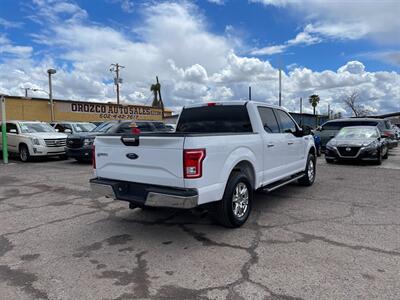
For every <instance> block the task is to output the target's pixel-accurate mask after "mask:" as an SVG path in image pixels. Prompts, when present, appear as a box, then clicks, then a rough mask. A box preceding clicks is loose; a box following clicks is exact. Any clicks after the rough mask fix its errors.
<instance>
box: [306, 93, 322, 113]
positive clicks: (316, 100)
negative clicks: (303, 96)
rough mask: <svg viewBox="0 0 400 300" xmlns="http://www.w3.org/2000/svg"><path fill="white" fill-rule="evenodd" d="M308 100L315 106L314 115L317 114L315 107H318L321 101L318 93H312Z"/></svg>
mask: <svg viewBox="0 0 400 300" xmlns="http://www.w3.org/2000/svg"><path fill="white" fill-rule="evenodd" d="M308 100H309V101H310V104H311V105H312V107H313V110H314V116H315V108H316V107H317V105H318V103H319V100H320V99H319V96H318V95H317V94H313V95H311V96H310V97H309V98H308Z"/></svg>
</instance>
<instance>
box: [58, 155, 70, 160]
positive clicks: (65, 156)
mask: <svg viewBox="0 0 400 300" xmlns="http://www.w3.org/2000/svg"><path fill="white" fill-rule="evenodd" d="M59 157H60V159H61V160H67V159H68V155H67V154H63V155H60V156H59Z"/></svg>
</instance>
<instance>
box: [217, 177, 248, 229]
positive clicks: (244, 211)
mask: <svg viewBox="0 0 400 300" xmlns="http://www.w3.org/2000/svg"><path fill="white" fill-rule="evenodd" d="M252 201H253V189H252V187H251V184H250V181H249V179H248V178H247V176H246V175H245V174H243V173H236V172H235V173H232V174H231V176H230V177H229V180H228V183H227V185H226V188H225V192H224V196H223V198H222V200H221V201H218V202H216V203H215V204H214V208H213V213H214V217H215V219H216V220H217V222H218V223H220V224H221V225H223V226H226V227H231V228H235V227H240V226H242V225H243V224H244V223H245V222H246V220H247V218H248V217H249V215H250V211H251V206H252Z"/></svg>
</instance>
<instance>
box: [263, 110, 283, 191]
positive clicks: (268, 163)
mask: <svg viewBox="0 0 400 300" xmlns="http://www.w3.org/2000/svg"><path fill="white" fill-rule="evenodd" d="M258 112H259V114H260V118H261V122H262V125H263V127H264V131H263V132H262V133H261V136H262V139H263V156H264V160H263V161H264V163H263V184H264V185H265V184H268V183H270V182H273V181H276V180H277V178H278V177H281V175H282V174H283V173H286V170H285V169H286V164H287V162H286V161H285V159H286V154H285V153H284V152H285V149H286V147H284V143H283V142H284V135H283V134H282V133H281V132H280V128H279V125H278V121H277V118H276V116H275V113H274V111H273V109H272V108H269V107H264V106H259V107H258Z"/></svg>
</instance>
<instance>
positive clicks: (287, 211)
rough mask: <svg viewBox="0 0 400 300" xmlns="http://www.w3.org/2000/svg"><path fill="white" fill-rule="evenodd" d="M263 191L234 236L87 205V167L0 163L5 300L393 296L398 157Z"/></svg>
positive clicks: (399, 256) (107, 203)
mask: <svg viewBox="0 0 400 300" xmlns="http://www.w3.org/2000/svg"><path fill="white" fill-rule="evenodd" d="M317 172H318V174H317V181H316V182H315V184H314V185H313V186H312V187H309V188H305V187H301V186H298V185H296V184H292V185H290V186H286V187H283V188H282V189H280V190H277V191H275V192H273V193H270V194H265V193H262V192H258V193H257V194H256V198H255V203H254V207H253V211H252V214H251V216H250V219H249V220H248V222H247V223H246V224H245V226H244V227H242V228H240V229H234V230H232V229H226V228H223V227H220V226H217V225H215V224H214V223H213V221H212V220H211V219H210V218H209V217H208V216H207V215H204V214H201V213H199V212H196V211H194V212H192V211H177V210H170V209H152V210H142V209H139V208H138V209H135V210H129V209H128V207H127V204H126V203H124V202H117V201H112V200H109V199H106V198H98V199H92V198H91V193H90V190H89V184H88V180H89V178H91V177H92V176H93V172H92V169H91V167H90V166H88V165H85V164H79V163H76V162H74V161H72V160H66V161H57V160H51V161H40V162H32V163H26V164H24V163H21V162H16V161H12V162H11V163H10V164H9V165H7V166H5V165H0V295H1V296H0V297H1V298H2V299H42V298H43V299H134V298H136V299H150V298H151V299H269V298H271V299H294V298H296V299H297V298H303V299H350V298H351V299H354V298H360V299H400V281H399V274H400V235H399V232H400V220H399V215H400V182H399V178H400V151H399V150H398V148H397V149H395V150H393V151H392V155H391V156H390V157H389V159H388V160H387V161H384V162H383V164H382V166H373V165H369V164H356V165H353V164H334V165H327V164H326V163H325V162H324V160H323V159H319V167H318V171H317Z"/></svg>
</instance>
